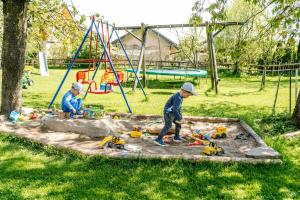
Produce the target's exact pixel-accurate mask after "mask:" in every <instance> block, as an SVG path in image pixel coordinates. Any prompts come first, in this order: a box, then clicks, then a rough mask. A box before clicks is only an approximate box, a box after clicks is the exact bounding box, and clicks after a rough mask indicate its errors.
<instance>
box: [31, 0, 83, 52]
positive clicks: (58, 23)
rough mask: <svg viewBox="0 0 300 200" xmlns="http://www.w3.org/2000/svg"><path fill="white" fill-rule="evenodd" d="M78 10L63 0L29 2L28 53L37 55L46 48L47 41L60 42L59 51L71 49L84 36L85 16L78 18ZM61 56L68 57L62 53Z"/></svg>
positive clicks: (35, 0) (57, 47)
mask: <svg viewBox="0 0 300 200" xmlns="http://www.w3.org/2000/svg"><path fill="white" fill-rule="evenodd" d="M78 14H79V13H78V11H77V9H76V8H75V7H72V8H70V7H68V6H67V5H66V4H65V3H64V1H63V0H34V1H32V2H31V3H30V4H29V8H28V15H29V19H28V21H29V37H28V49H27V55H28V56H29V57H35V54H36V53H37V52H38V51H43V50H45V48H46V42H48V43H52V44H53V43H56V44H59V45H57V46H55V47H56V49H57V51H58V52H59V53H60V54H62V53H63V52H67V51H71V50H72V49H73V48H74V47H75V46H77V45H78V42H79V40H80V39H81V37H82V27H83V22H84V20H85V16H82V17H81V18H80V19H79V20H76V16H77V15H78ZM61 57H66V56H64V55H61Z"/></svg>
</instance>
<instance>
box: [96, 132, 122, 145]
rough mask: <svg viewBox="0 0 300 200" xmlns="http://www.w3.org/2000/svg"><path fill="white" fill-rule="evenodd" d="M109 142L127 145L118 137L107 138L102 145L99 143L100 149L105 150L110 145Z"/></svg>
mask: <svg viewBox="0 0 300 200" xmlns="http://www.w3.org/2000/svg"><path fill="white" fill-rule="evenodd" d="M109 142H112V143H113V144H115V145H124V144H125V140H123V139H121V138H119V137H116V136H112V135H110V136H106V137H105V138H104V139H103V140H102V141H101V142H100V143H99V147H100V148H104V147H105V145H106V144H108V143H109Z"/></svg>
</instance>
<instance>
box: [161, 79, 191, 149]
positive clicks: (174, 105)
mask: <svg viewBox="0 0 300 200" xmlns="http://www.w3.org/2000/svg"><path fill="white" fill-rule="evenodd" d="M192 95H197V94H196V92H195V88H194V85H193V84H192V83H189V82H187V83H184V84H183V85H182V87H181V90H180V91H179V92H177V93H176V94H174V95H173V96H171V97H170V98H169V100H168V101H167V103H166V105H165V107H164V121H165V125H164V127H163V129H162V130H161V132H160V133H159V135H158V137H157V138H156V140H155V143H156V144H158V145H160V146H166V144H165V143H164V141H163V137H164V136H165V135H166V134H167V133H168V131H169V129H170V128H171V127H172V123H174V124H175V126H176V127H175V136H174V138H173V141H174V142H176V143H179V142H182V138H181V137H180V135H179V133H180V129H181V124H184V123H185V120H184V119H183V118H182V114H181V104H182V101H183V99H184V98H188V97H189V96H192Z"/></svg>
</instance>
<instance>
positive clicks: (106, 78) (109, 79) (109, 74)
mask: <svg viewBox="0 0 300 200" xmlns="http://www.w3.org/2000/svg"><path fill="white" fill-rule="evenodd" d="M116 73H117V76H118V79H119V81H120V83H121V84H122V83H124V73H123V72H122V71H116ZM104 82H105V83H107V84H109V85H114V86H117V85H118V81H116V80H115V75H114V72H113V71H112V70H109V71H105V73H104V74H103V76H102V77H101V83H104Z"/></svg>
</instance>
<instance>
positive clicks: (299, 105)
mask: <svg viewBox="0 0 300 200" xmlns="http://www.w3.org/2000/svg"><path fill="white" fill-rule="evenodd" d="M292 120H293V122H294V123H295V124H296V125H297V126H298V127H300V93H299V95H298V98H297V102H296V106H295V109H294V113H293V116H292Z"/></svg>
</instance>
